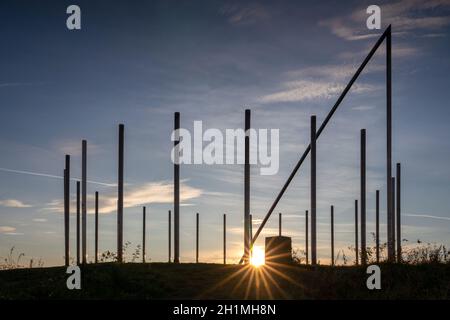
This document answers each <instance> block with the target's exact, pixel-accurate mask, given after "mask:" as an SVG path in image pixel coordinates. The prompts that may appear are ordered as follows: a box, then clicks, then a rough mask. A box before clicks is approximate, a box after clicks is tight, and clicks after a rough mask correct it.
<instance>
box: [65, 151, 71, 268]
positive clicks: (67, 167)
mask: <svg viewBox="0 0 450 320" xmlns="http://www.w3.org/2000/svg"><path fill="white" fill-rule="evenodd" d="M65 160H66V163H65V169H64V249H65V250H64V260H65V265H66V266H68V265H69V263H70V262H69V259H70V248H69V245H70V238H69V234H70V230H69V229H70V156H69V155H66V159H65Z"/></svg>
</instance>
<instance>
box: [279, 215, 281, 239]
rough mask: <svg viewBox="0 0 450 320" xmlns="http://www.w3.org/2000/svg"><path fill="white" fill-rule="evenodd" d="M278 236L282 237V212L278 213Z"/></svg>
mask: <svg viewBox="0 0 450 320" xmlns="http://www.w3.org/2000/svg"><path fill="white" fill-rule="evenodd" d="M278 236H279V237H281V212H280V213H278Z"/></svg>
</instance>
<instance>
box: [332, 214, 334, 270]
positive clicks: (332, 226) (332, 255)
mask: <svg viewBox="0 0 450 320" xmlns="http://www.w3.org/2000/svg"><path fill="white" fill-rule="evenodd" d="M331 265H332V266H334V206H331Z"/></svg>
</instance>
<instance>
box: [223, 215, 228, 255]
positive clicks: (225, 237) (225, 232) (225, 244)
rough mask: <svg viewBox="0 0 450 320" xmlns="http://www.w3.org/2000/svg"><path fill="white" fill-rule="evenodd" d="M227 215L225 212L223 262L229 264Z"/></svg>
mask: <svg viewBox="0 0 450 320" xmlns="http://www.w3.org/2000/svg"><path fill="white" fill-rule="evenodd" d="M226 230H227V215H226V214H225V213H224V214H223V264H227V231H226Z"/></svg>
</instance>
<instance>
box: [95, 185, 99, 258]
mask: <svg viewBox="0 0 450 320" xmlns="http://www.w3.org/2000/svg"><path fill="white" fill-rule="evenodd" d="M94 248H95V257H94V259H95V263H98V191H96V192H95V246H94Z"/></svg>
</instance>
